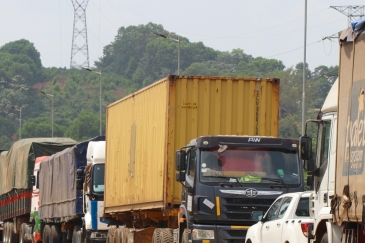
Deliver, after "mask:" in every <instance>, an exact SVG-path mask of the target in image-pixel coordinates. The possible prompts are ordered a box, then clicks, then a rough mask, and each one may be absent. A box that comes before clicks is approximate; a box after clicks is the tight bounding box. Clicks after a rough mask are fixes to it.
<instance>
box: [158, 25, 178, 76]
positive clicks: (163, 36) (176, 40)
mask: <svg viewBox="0 0 365 243" xmlns="http://www.w3.org/2000/svg"><path fill="white" fill-rule="evenodd" d="M152 33H154V34H155V35H158V36H160V37H162V38H165V39H169V40H170V41H173V42H176V43H177V44H178V45H177V75H180V36H178V37H177V39H174V38H171V37H170V33H169V35H168V36H166V35H163V34H160V33H156V32H152Z"/></svg>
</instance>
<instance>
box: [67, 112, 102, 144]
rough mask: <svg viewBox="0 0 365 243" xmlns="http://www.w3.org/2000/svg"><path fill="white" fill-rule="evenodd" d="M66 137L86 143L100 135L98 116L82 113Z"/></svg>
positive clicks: (68, 130) (73, 122)
mask: <svg viewBox="0 0 365 243" xmlns="http://www.w3.org/2000/svg"><path fill="white" fill-rule="evenodd" d="M65 135H66V136H67V137H70V138H72V139H74V140H76V141H84V140H87V139H90V138H92V137H95V136H97V135H99V116H98V114H94V113H90V112H86V111H82V112H81V113H80V115H79V116H78V117H77V118H75V119H74V120H73V121H72V123H71V126H70V127H69V128H68V129H67V131H66V133H65Z"/></svg>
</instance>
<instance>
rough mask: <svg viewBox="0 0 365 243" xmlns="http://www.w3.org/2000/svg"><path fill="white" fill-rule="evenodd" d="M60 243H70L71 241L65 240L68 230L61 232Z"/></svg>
mask: <svg viewBox="0 0 365 243" xmlns="http://www.w3.org/2000/svg"><path fill="white" fill-rule="evenodd" d="M61 235H62V241H61V242H62V243H72V239H67V235H68V230H67V231H66V232H62V233H61Z"/></svg>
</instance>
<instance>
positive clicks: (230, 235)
mask: <svg viewBox="0 0 365 243" xmlns="http://www.w3.org/2000/svg"><path fill="white" fill-rule="evenodd" d="M279 83H280V80H279V79H275V78H239V77H211V76H176V75H169V76H168V77H166V78H164V79H161V80H159V81H157V82H155V83H153V84H151V85H149V86H147V87H145V88H143V89H141V90H139V91H137V92H135V93H133V94H131V95H129V96H127V97H125V98H123V99H121V100H118V101H116V102H114V103H112V104H110V105H108V107H107V114H106V116H107V117H106V162H105V194H104V196H105V197H104V199H105V207H104V219H107V220H109V222H110V225H114V226H112V227H111V228H110V229H109V231H108V236H107V237H108V239H107V242H120V243H127V242H128V243H130V242H137V243H144V242H166V243H167V242H169V243H171V242H205V243H208V242H211V243H213V242H224V243H228V242H230V243H232V242H244V239H245V234H246V231H247V229H248V227H249V226H250V225H252V224H254V223H255V222H256V221H253V220H251V213H252V211H254V210H262V211H266V209H268V208H269V206H270V205H271V203H272V202H273V201H274V200H275V199H276V198H277V197H278V196H280V195H281V194H283V193H286V192H296V191H303V190H304V186H303V174H302V170H301V161H300V160H299V157H298V140H295V139H281V138H277V136H278V117H279V114H278V113H279ZM121 222H123V223H124V224H125V227H115V225H118V224H121Z"/></svg>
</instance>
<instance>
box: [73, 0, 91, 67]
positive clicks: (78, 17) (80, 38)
mask: <svg viewBox="0 0 365 243" xmlns="http://www.w3.org/2000/svg"><path fill="white" fill-rule="evenodd" d="M71 1H72V5H73V7H74V11H75V13H74V27H73V35H72V48H71V63H70V68H80V67H90V66H89V49H88V43H87V27H86V12H85V10H86V7H87V4H88V2H89V0H71ZM80 2H81V3H80Z"/></svg>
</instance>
